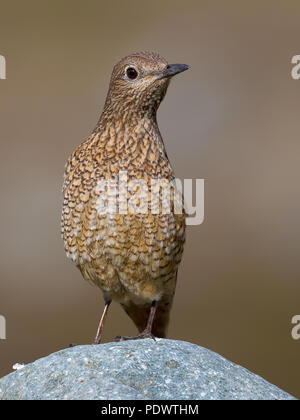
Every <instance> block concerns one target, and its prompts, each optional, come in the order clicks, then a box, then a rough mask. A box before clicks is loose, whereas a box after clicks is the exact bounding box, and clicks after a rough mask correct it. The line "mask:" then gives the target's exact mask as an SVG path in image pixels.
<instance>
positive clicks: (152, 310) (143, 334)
mask: <svg viewBox="0 0 300 420" xmlns="http://www.w3.org/2000/svg"><path fill="white" fill-rule="evenodd" d="M156 309H157V300H154V301H153V302H152V305H151V308H150V313H149V317H148V321H147V325H146V328H145V329H144V331H142V332H141V333H140V334H138V335H132V336H118V337H116V338H115V340H114V341H117V342H118V341H123V340H139V339H142V338H153V340H154V341H155V337H154V335H153V334H152V332H151V331H152V325H153V321H154V317H155V312H156Z"/></svg>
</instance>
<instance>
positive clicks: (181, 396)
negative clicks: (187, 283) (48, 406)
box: [0, 339, 294, 400]
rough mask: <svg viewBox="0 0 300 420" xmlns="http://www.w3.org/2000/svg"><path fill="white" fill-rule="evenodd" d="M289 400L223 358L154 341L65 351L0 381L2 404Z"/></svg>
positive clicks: (178, 343)
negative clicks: (89, 401)
mask: <svg viewBox="0 0 300 420" xmlns="http://www.w3.org/2000/svg"><path fill="white" fill-rule="evenodd" d="M1 399H2V400H49V399H51V400H80V399H84V400H122V399H124V400H155V399H157V400H161V399H162V400H163V399H166V400H176V399H178V400H185V399H191V400H205V399H209V400H225V399H230V400H241V399H247V400H249V399H250V400H270V399H271V400H287V399H294V398H293V397H292V396H291V395H289V394H287V393H286V392H284V391H282V390H280V389H279V388H277V387H276V386H274V385H272V384H270V383H268V382H266V381H265V380H264V379H262V378H261V377H259V376H257V375H255V374H253V373H251V372H249V371H248V370H247V369H245V368H243V367H241V366H238V365H236V364H234V363H232V362H229V361H228V360H226V359H224V358H223V357H222V356H220V355H218V354H216V353H214V352H212V351H210V350H207V349H205V348H202V347H199V346H197V345H196V344H191V343H187V342H184V341H174V340H165V339H158V340H157V341H154V340H151V339H145V340H136V341H123V342H121V343H106V344H100V345H85V346H77V347H72V348H68V349H65V350H61V351H59V352H57V353H53V354H50V355H49V356H47V357H44V358H42V359H39V360H37V361H35V362H34V363H31V364H28V365H25V367H23V368H22V369H19V370H17V371H16V372H13V373H11V374H9V375H7V376H5V377H4V378H2V379H0V400H1Z"/></svg>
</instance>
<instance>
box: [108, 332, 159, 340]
mask: <svg viewBox="0 0 300 420" xmlns="http://www.w3.org/2000/svg"><path fill="white" fill-rule="evenodd" d="M144 338H152V340H154V341H156V339H155V336H154V335H153V334H152V333H151V332H150V331H143V332H142V333H140V334H138V335H129V336H121V335H119V336H117V337H115V339H114V341H115V342H116V343H119V342H120V341H127V340H142V339H144Z"/></svg>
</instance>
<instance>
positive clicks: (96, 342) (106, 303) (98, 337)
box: [94, 300, 111, 344]
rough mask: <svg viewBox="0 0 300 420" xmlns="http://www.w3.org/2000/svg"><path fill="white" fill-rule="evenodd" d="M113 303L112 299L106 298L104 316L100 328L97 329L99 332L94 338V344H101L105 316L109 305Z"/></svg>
mask: <svg viewBox="0 0 300 420" xmlns="http://www.w3.org/2000/svg"><path fill="white" fill-rule="evenodd" d="M110 304H111V300H106V301H105V306H104V309H103V312H102V316H101V319H100V322H99V326H98V330H97V334H96V337H95V340H94V344H100V342H101V335H102V330H103V325H104V321H105V317H106V314H107V311H108V308H109V305H110Z"/></svg>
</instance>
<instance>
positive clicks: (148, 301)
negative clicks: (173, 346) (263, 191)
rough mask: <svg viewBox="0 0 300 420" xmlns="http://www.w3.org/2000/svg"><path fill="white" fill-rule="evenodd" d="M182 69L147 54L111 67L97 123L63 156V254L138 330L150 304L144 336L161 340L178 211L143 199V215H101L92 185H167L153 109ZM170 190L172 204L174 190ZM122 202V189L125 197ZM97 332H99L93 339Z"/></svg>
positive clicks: (169, 173)
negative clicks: (148, 332)
mask: <svg viewBox="0 0 300 420" xmlns="http://www.w3.org/2000/svg"><path fill="white" fill-rule="evenodd" d="M176 66H177V67H176ZM180 66H181V67H180ZM128 68H130V69H131V70H129V72H130V71H131V72H133V71H132V68H133V69H134V70H135V71H136V72H137V77H136V78H134V79H131V78H129V77H128V74H129V73H128ZM186 69H187V66H185V67H184V65H168V63H167V62H166V60H165V59H164V58H162V57H160V56H159V55H158V54H154V53H137V54H132V55H130V56H127V57H125V58H123V59H122V60H121V61H120V62H119V63H117V65H116V66H115V67H114V69H113V73H112V76H111V82H110V86H109V91H108V95H107V99H106V102H105V106H104V110H103V113H102V115H101V117H100V120H99V122H98V124H97V126H96V128H95V130H94V132H93V133H92V135H91V136H90V137H89V138H88V139H86V140H85V141H84V142H83V143H82V144H81V145H80V146H79V147H77V149H76V150H75V151H74V152H73V154H72V155H71V156H70V158H69V160H68V162H67V164H66V168H65V179H64V186H63V196H64V202H63V212H62V236H63V240H64V245H65V249H66V253H67V256H68V257H69V258H71V259H72V260H73V261H74V262H75V264H76V265H77V267H78V268H79V269H80V271H81V273H82V275H83V277H84V278H85V279H86V280H88V281H90V282H92V283H94V284H96V285H97V286H98V287H99V288H100V289H101V290H102V292H103V296H104V299H105V302H106V303H107V307H106V309H107V308H108V304H109V303H110V301H111V300H116V301H117V302H119V303H120V304H121V305H122V306H123V308H124V309H125V311H126V312H127V313H128V315H129V316H130V317H131V318H132V320H133V321H134V323H135V324H136V326H137V328H138V330H139V331H140V332H142V331H143V330H144V329H145V328H146V325H147V319H148V316H149V312H150V308H151V305H152V307H153V302H156V308H155V309H156V315H155V318H154V322H153V328H152V332H153V334H154V335H156V336H159V337H164V336H165V335H166V331H167V326H168V321H169V313H170V309H171V305H172V299H173V295H174V291H175V286H176V278H177V270H178V265H179V263H180V261H181V257H182V252H183V244H184V239H185V215H184V212H183V213H182V214H175V212H174V202H171V211H170V212H169V213H168V214H164V212H163V211H162V206H161V205H160V208H159V212H158V214H152V212H151V208H150V207H151V206H150V202H149V203H148V204H147V207H148V208H147V209H148V211H147V212H144V213H138V214H136V213H134V212H131V211H129V212H127V214H120V212H115V213H114V212H111V213H109V214H107V213H106V214H103V213H102V212H99V197H100V194H101V192H102V191H101V188H99V182H101V180H102V179H106V180H112V182H117V180H118V176H119V174H120V171H122V173H124V171H126V173H127V178H128V181H130V180H132V179H138V180H145V182H146V183H147V186H148V187H149V189H150V186H151V182H152V181H151V180H152V179H162V178H163V179H166V180H168V181H171V183H172V181H173V180H174V173H173V170H172V167H171V165H170V162H169V160H168V157H167V154H166V151H165V147H164V143H163V140H162V138H161V135H160V132H159V129H158V126H157V121H156V111H157V109H158V106H159V104H160V102H161V101H162V99H163V98H164V96H165V94H166V91H167V88H168V85H169V81H170V78H171V77H172V76H173V75H174V74H176V73H179V72H180V71H183V70H186ZM173 189H174V187H173V186H172V192H173V193H174V197H175V200H177V199H179V198H178V197H179V195H178V194H179V193H177V192H176V190H175V189H174V191H173ZM133 193H134V191H133V192H132V194H133ZM130 197H131V195H130V192H129V194H128V197H127V200H130ZM147 197H148V198H149V195H147ZM117 198H118V200H119V196H118V197H117ZM118 200H117V204H118V203H119V201H118ZM149 201H150V200H149ZM127 202H128V203H129V201H127ZM144 210H145V209H144ZM154 312H155V310H154ZM104 315H105V314H104ZM103 320H104V317H103ZM103 320H102V321H101V327H100V329H101V330H102V326H103ZM150 329H151V326H150ZM100 335H101V331H100V333H99V334H98V339H97V340H96V341H97V342H99V341H100Z"/></svg>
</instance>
